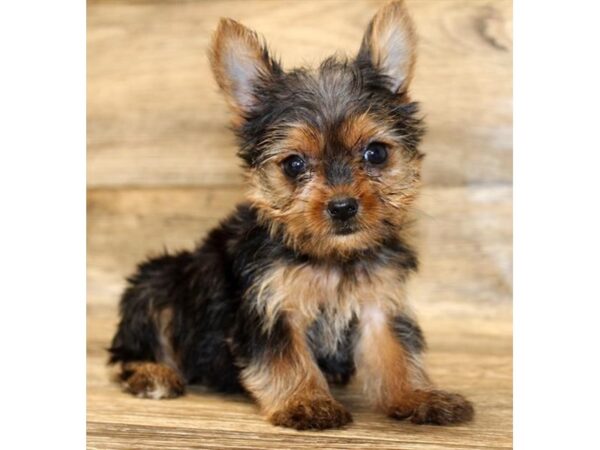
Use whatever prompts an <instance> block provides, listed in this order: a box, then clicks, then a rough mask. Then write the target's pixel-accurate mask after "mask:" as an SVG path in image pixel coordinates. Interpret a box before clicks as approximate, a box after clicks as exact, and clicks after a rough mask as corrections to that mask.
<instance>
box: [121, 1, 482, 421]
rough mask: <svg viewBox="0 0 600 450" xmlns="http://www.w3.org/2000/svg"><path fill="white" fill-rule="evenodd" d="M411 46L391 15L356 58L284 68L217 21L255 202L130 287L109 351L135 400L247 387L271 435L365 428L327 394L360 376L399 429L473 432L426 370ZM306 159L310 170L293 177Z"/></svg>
mask: <svg viewBox="0 0 600 450" xmlns="http://www.w3.org/2000/svg"><path fill="white" fill-rule="evenodd" d="M415 45H416V38H415V32H414V30H413V26H412V23H411V21H410V18H409V16H408V15H407V13H406V10H405V7H404V5H403V3H402V2H394V3H391V4H389V5H388V6H386V7H385V8H383V9H382V10H381V11H379V13H378V14H377V15H376V16H375V17H374V18H373V20H372V21H371V23H370V24H369V26H368V28H367V31H366V34H365V36H364V38H363V42H362V46H361V48H360V50H359V52H358V54H357V56H356V57H355V58H354V59H347V60H344V59H340V58H333V57H332V58H329V59H327V60H325V61H324V62H323V63H322V64H321V65H320V66H319V67H318V68H316V69H313V70H310V69H295V70H292V71H288V72H285V71H284V70H283V69H282V67H281V65H280V64H279V63H278V62H277V61H276V60H274V59H273V58H272V57H271V56H270V55H269V53H268V51H267V49H266V47H265V46H264V45H263V44H262V43H261V41H260V40H259V39H258V37H257V35H256V34H255V33H254V32H252V31H250V30H248V29H247V28H245V27H244V26H242V25H240V24H239V23H237V22H235V21H233V20H230V19H223V20H221V22H220V23H219V26H218V29H217V31H216V32H215V34H214V39H213V43H212V48H211V52H210V60H211V64H212V67H213V71H214V73H215V77H216V80H217V83H218V84H219V86H220V88H221V89H222V91H223V92H224V94H225V96H226V98H227V101H228V103H229V104H230V106H231V109H232V112H233V128H234V130H235V132H236V134H237V136H238V138H239V142H240V150H239V156H240V157H241V159H242V160H243V161H244V163H245V166H246V173H247V178H248V185H249V188H250V189H249V193H248V202H247V203H245V204H242V205H239V206H238V207H237V210H236V211H235V212H234V213H233V214H232V215H231V216H230V217H229V218H227V219H226V220H224V221H223V222H222V223H221V225H220V226H219V227H217V228H215V229H214V230H212V231H211V232H210V233H209V235H208V236H207V237H206V238H205V240H204V242H203V243H202V244H201V245H200V246H198V247H197V248H196V249H194V250H192V251H184V252H180V253H177V254H165V255H164V256H161V257H157V258H153V259H150V260H148V261H146V262H144V263H142V264H140V266H139V267H138V271H137V272H136V273H135V274H134V275H133V276H132V277H131V278H129V287H128V288H127V290H126V291H125V292H124V294H123V297H122V300H121V322H120V324H119V327H118V330H117V333H116V335H115V337H114V339H113V342H112V346H111V348H110V352H111V359H110V361H111V363H120V364H121V366H122V372H121V379H122V383H123V386H124V388H125V389H126V390H128V391H129V392H131V393H133V394H135V395H138V396H142V397H151V398H168V397H175V396H177V395H180V394H182V393H183V391H184V386H185V385H186V384H189V383H203V384H205V385H207V386H209V387H212V388H214V389H217V390H220V391H247V392H249V393H250V394H251V395H252V396H253V397H254V398H255V399H256V400H257V401H258V403H259V404H260V406H261V408H262V410H263V411H264V413H265V415H266V416H267V417H268V419H269V420H270V421H271V422H272V423H274V424H275V425H281V426H286V427H292V428H297V429H323V428H330V427H339V426H343V425H345V424H347V423H349V422H350V421H351V420H352V419H351V415H350V413H349V412H347V411H346V410H345V408H344V407H343V406H342V405H341V404H340V403H339V402H337V401H336V400H335V399H334V398H333V397H332V395H331V393H330V391H329V384H330V383H334V382H338V383H344V384H345V383H347V382H348V381H349V380H350V379H351V378H352V377H353V376H354V375H356V376H357V377H358V378H359V379H360V381H361V383H362V384H363V386H364V392H365V395H366V396H367V397H368V398H369V399H370V400H371V401H372V402H373V405H374V406H375V407H376V408H378V409H379V410H381V411H382V412H383V413H385V414H387V415H388V416H390V417H394V418H397V419H405V418H410V420H412V421H413V422H415V423H431V424H450V423H457V422H463V421H466V420H470V419H471V417H472V415H473V408H472V406H471V404H470V403H469V402H468V401H467V400H465V399H464V398H463V397H462V396H460V395H457V394H450V393H447V392H443V391H439V390H436V389H434V387H433V385H432V383H431V381H430V380H429V377H428V376H427V374H426V373H425V370H424V368H423V364H422V361H421V357H422V353H423V350H424V349H425V342H424V339H423V335H422V333H421V329H420V328H419V326H418V324H417V323H416V321H415V318H414V317H413V316H412V315H411V312H410V309H409V307H408V305H407V302H406V298H405V281H406V278H407V277H408V276H409V274H410V272H412V271H414V270H415V269H416V268H417V257H416V254H415V251H414V249H413V248H412V247H411V246H410V245H409V243H408V242H407V240H406V238H405V237H404V235H405V232H406V230H407V229H408V226H409V215H410V210H411V205H412V203H413V201H414V199H415V197H416V195H417V192H418V187H419V183H420V166H421V160H422V154H421V153H420V152H419V150H418V144H419V142H420V139H421V135H422V133H423V128H422V124H421V120H420V119H419V117H418V115H417V114H418V110H417V104H416V103H414V102H412V101H411V100H410V97H409V94H408V88H409V85H410V81H411V79H412V75H413V68H414V64H415ZM382 149H383V150H382ZM367 152H370V153H369V154H368V155H367ZM373 153H375V156H373ZM382 155H383V156H382ZM292 160H294V161H296V164H297V165H298V164H301V166H300V167H301V169H299V170H301V172H299V173H296V172H293V173H292V174H290V171H289V170H291V169H289V165H290V164H291V163H290V161H292ZM382 160H383V162H382ZM298 161H300V162H298ZM296 170H297V169H294V171H296ZM340 199H341V200H340ZM348 199H351V200H352V202H354V205H355V206H352V205H351V204H350V203H347V202H346V201H347V200H348ZM334 200H336V201H338V203H337V205H338V206H339V205H340V204H341V205H342V206H340V208H341V209H335V208H333V207H332V206H331V205H332V203H331V202H332V201H334ZM339 202H342V203H339ZM344 202H346V203H344ZM348 205H350V206H348ZM332 208H333V209H332ZM340 211H341V212H342V213H343V214H345V215H344V217H343V219H342V220H340V216H336V215H334V214H338V213H339V212H340ZM346 215H348V217H346Z"/></svg>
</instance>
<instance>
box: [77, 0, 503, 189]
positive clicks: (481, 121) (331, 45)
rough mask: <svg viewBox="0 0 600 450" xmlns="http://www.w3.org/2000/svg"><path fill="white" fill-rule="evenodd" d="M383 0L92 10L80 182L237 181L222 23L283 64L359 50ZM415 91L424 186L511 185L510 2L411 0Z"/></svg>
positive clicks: (111, 5) (116, 5) (121, 5)
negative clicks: (244, 31) (218, 44)
mask: <svg viewBox="0 0 600 450" xmlns="http://www.w3.org/2000/svg"><path fill="white" fill-rule="evenodd" d="M382 4H383V2H381V1H359V0H352V1H338V0H307V1H302V2H300V1H285V2H283V1H279V2H276V1H273V0H262V1H259V0H256V1H255V0H253V1H241V0H240V1H234V0H230V1H219V2H211V1H202V2H179V1H172V2H154V1H153V2H144V1H135V2H114V1H111V2H105V1H97V2H91V3H89V5H88V120H87V126H88V182H89V184H90V186H94V187H101V186H159V185H175V186H181V185H224V184H225V185H230V184H238V183H239V182H240V181H241V177H240V169H239V168H238V165H239V164H238V161H237V160H236V158H235V156H234V155H235V147H234V141H233V138H232V136H231V133H229V132H228V130H227V123H228V116H227V111H226V108H225V103H224V101H223V99H222V98H221V97H220V95H219V93H218V92H217V88H216V84H215V82H214V81H213V79H212V75H211V73H210V69H209V66H208V60H207V58H206V50H207V46H208V43H209V38H210V34H211V32H212V30H214V28H215V27H216V24H217V21H218V18H219V17H221V16H231V17H234V18H236V19H238V20H240V21H242V22H243V23H245V24H246V25H248V26H250V27H252V28H255V29H256V30H259V31H260V32H261V33H262V34H264V35H265V37H266V38H267V39H268V41H269V42H270V43H271V46H272V47H273V49H274V50H275V51H276V53H277V54H278V55H279V56H280V57H281V58H282V60H283V63H284V66H285V67H288V68H289V67H293V66H296V65H299V64H304V63H308V64H310V65H314V64H315V63H318V62H319V61H320V60H321V59H322V58H323V57H325V56H327V55H330V54H333V53H334V52H336V51H338V52H341V53H343V54H349V55H352V54H354V53H355V52H356V51H357V48H358V45H359V42H360V39H361V37H362V33H363V31H364V28H365V27H366V25H367V23H368V21H369V19H370V17H371V16H372V15H373V14H374V12H375V11H376V10H377V8H378V7H379V6H381V5H382ZM408 5H409V8H410V11H411V14H412V15H413V17H414V19H415V22H416V25H417V29H418V32H419V35H420V45H419V61H418V65H417V73H416V76H415V82H414V97H415V98H416V99H418V100H419V101H421V102H422V105H423V113H424V115H425V117H426V121H427V124H428V127H429V134H428V135H427V137H426V139H425V142H424V145H423V150H424V151H425V152H426V153H427V154H428V161H427V165H426V171H425V176H426V177H425V178H426V180H427V182H428V183H429V184H440V185H460V184H466V183H482V182H486V183H509V182H510V181H511V178H512V175H511V174H512V153H511V149H512V98H511V97H512V87H511V78H512V31H511V25H512V23H511V17H512V3H511V1H510V0H489V1H488V0H412V1H410V0H409V1H408Z"/></svg>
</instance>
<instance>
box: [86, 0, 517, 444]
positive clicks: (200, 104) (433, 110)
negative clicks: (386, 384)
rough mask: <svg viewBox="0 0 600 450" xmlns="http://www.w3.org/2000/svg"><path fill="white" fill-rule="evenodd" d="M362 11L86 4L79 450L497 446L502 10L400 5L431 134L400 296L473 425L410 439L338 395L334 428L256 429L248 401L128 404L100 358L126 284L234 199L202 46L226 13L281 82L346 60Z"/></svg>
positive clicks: (406, 429)
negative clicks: (415, 44) (406, 11)
mask: <svg viewBox="0 0 600 450" xmlns="http://www.w3.org/2000/svg"><path fill="white" fill-rule="evenodd" d="M383 3H384V2H381V1H375V0H345V1H342V0H303V1H283V0H281V1H277V0H220V1H208V0H204V1H202V0H198V1H175V0H173V1H169V0H164V1H136V0H130V1H126V0H105V1H88V18H87V19H88V24H87V25H88V36H87V40H88V44H87V49H88V99H87V101H88V111H87V132H88V150H87V151H88V166H87V178H88V187H89V189H88V262H87V264H88V299H87V305H88V448H91V449H96V448H97V449H133V448H136V449H137V448H139V449H147V448H177V449H183V448H214V449H223V448H244V449H250V448H261V449H266V448H278V449H281V448H307V447H313V446H318V447H320V448H339V449H347V448H389V449H396V448H403V449H448V448H464V449H467V448H469V449H470V448H510V447H511V445H512V444H511V437H512V414H511V405H512V337H511V334H512V320H511V298H512V187H511V186H512V3H511V1H510V0H407V3H408V6H409V8H410V11H411V13H412V16H413V17H414V19H415V22H416V25H417V28H418V32H419V35H420V44H419V61H418V66H417V73H416V77H415V81H414V85H413V96H414V98H415V99H417V100H419V101H420V102H421V103H422V110H423V114H424V116H425V118H426V122H427V125H428V129H429V132H428V134H427V136H426V138H425V141H424V143H423V151H425V153H427V159H426V162H425V189H424V190H423V193H422V196H421V200H420V203H419V206H418V208H419V217H420V222H421V227H420V228H421V236H420V250H421V251H420V254H421V261H422V269H421V271H420V273H419V275H418V276H417V277H415V278H414V279H413V280H412V282H411V285H410V289H409V293H410V297H411V300H412V302H413V304H415V306H416V310H417V313H418V314H419V316H420V317H421V319H422V325H423V327H424V330H425V333H426V335H427V337H428V341H429V347H430V352H429V354H428V360H427V361H428V363H429V366H430V370H431V374H432V376H433V378H434V379H435V380H437V381H438V382H440V384H441V385H442V386H444V387H447V388H451V389H456V390H459V391H461V392H463V393H464V394H466V395H467V396H469V397H470V398H471V399H472V400H473V401H474V402H475V405H476V410H477V417H476V420H475V422H473V423H472V424H468V425H464V426H459V427H453V428H435V427H416V426H412V425H410V424H406V423H397V422H395V421H392V420H390V419H385V418H382V417H380V416H379V415H376V414H373V413H372V412H370V411H369V409H368V407H367V406H366V404H365V402H364V399H361V396H360V395H359V394H360V391H359V390H357V389H356V388H351V389H349V390H347V391H343V392H342V391H339V392H338V391H336V395H338V396H339V398H340V399H341V401H342V402H343V403H345V404H346V405H348V406H349V407H350V408H351V410H352V411H353V412H354V413H355V421H356V423H355V424H354V425H353V426H352V427H350V428H349V429H346V430H336V431H328V432H325V433H297V432H294V431H289V430H282V429H279V428H274V427H271V426H270V425H268V424H266V423H264V422H263V420H262V419H261V418H260V416H259V415H258V413H257V410H256V408H255V407H254V406H253V405H252V403H251V402H250V401H249V400H248V399H247V398H244V397H232V398H222V397H220V396H216V395H212V394H207V393H202V392H200V391H199V390H197V389H193V390H192V393H191V394H190V395H188V396H186V397H184V398H182V399H178V400H174V401H168V402H151V401H143V400H139V399H134V398H130V397H128V396H126V395H124V394H122V393H121V392H119V388H118V386H116V385H115V384H114V383H111V382H110V379H109V376H108V372H107V370H106V367H105V361H106V352H105V348H106V347H107V345H108V343H109V340H110V338H111V334H112V333H113V331H114V327H115V324H116V320H117V314H116V305H117V301H118V298H119V295H120V292H121V291H122V289H123V286H124V277H125V276H126V275H128V274H129V273H130V272H131V271H132V270H133V268H134V266H135V264H136V262H137V261H139V260H140V259H141V258H144V257H145V256H146V255H148V254H156V253H158V252H160V251H162V249H163V248H166V249H169V250H173V249H180V248H185V247H189V246H191V245H193V243H194V242H196V241H197V240H198V239H199V238H201V237H202V236H203V234H204V233H205V232H206V231H207V230H208V229H209V228H210V227H212V226H214V225H215V224H216V223H217V222H218V221H219V220H220V219H221V218H222V217H224V215H226V214H227V213H228V211H230V210H231V209H232V207H233V205H234V204H235V203H236V202H238V201H239V200H240V199H242V198H243V187H242V185H241V172H240V169H239V164H238V161H237V160H236V158H235V156H234V155H235V145H234V140H233V138H232V135H231V133H230V132H229V131H228V129H227V123H228V116H227V110H226V107H225V103H224V101H223V99H222V98H221V97H220V95H219V93H218V92H217V88H216V84H215V82H214V81H213V79H212V76H211V73H210V69H209V65H208V61H207V58H206V49H207V45H208V42H209V38H210V33H211V32H212V30H214V28H215V27H216V24H217V22H218V18H219V17H221V16H228V17H233V18H236V19H238V20H240V21H241V22H243V23H245V24H246V25H248V26H250V27H252V28H255V29H256V30H258V31H259V32H260V33H262V34H263V35H264V36H265V37H266V39H267V40H268V41H269V42H270V44H271V47H272V49H273V50H274V51H275V52H276V54H277V55H279V56H280V57H281V59H282V61H283V63H284V66H285V67H288V68H289V67H293V66H295V65H298V64H304V63H308V64H315V63H317V62H318V61H319V60H320V59H322V58H323V57H324V56H327V55H329V54H331V53H334V52H336V51H339V52H342V53H345V54H349V55H352V54H354V53H355V52H356V50H357V48H358V45H359V42H360V40H361V37H362V33H363V31H364V28H365V26H366V24H367V23H368V21H369V19H370V17H371V16H372V15H373V14H374V12H375V11H376V10H377V8H378V7H380V6H381V5H382V4H383Z"/></svg>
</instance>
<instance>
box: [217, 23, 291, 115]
mask: <svg viewBox="0 0 600 450" xmlns="http://www.w3.org/2000/svg"><path fill="white" fill-rule="evenodd" d="M209 58H210V62H211V65H212V70H213V73H214V75H215V79H216V80H217V83H218V84H219V87H220V88H221V90H222V91H223V92H224V94H225V96H226V97H227V101H228V103H229V105H230V106H231V108H232V109H233V111H234V114H235V115H236V120H234V122H237V123H240V121H241V122H243V119H244V117H246V116H247V115H248V113H249V112H251V111H252V109H253V108H254V107H255V106H257V104H258V102H259V96H258V95H257V94H258V91H259V89H260V87H261V86H264V85H265V84H266V83H268V82H269V81H270V80H271V79H272V78H273V77H274V76H275V75H277V74H278V73H280V72H281V67H280V66H279V64H278V63H277V62H276V61H274V60H273V59H272V58H271V57H270V56H269V53H268V51H267V48H266V46H265V45H264V44H262V43H261V42H260V41H259V38H258V36H257V35H256V33H255V32H254V31H252V30H250V29H248V28H246V27H245V26H243V25H242V24H240V23H238V22H236V21H235V20H232V19H221V21H220V22H219V26H218V28H217V30H216V31H215V33H214V34H213V40H212V46H211V49H210V54H209Z"/></svg>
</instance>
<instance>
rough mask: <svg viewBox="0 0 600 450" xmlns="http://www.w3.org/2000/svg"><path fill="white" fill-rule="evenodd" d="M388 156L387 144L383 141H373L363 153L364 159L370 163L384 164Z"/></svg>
mask: <svg viewBox="0 0 600 450" xmlns="http://www.w3.org/2000/svg"><path fill="white" fill-rule="evenodd" d="M387 157H388V152H387V148H386V145H385V144H382V143H381V142H371V143H370V144H369V145H368V146H367V148H366V149H365V152H364V153H363V159H364V160H365V161H367V162H368V163H369V164H374V165H377V164H383V163H384V162H385V161H386V160H387Z"/></svg>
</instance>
